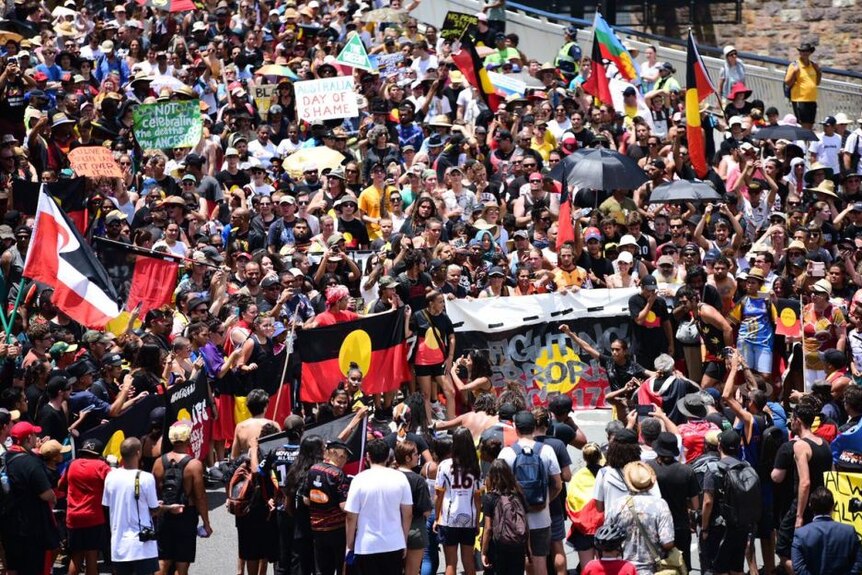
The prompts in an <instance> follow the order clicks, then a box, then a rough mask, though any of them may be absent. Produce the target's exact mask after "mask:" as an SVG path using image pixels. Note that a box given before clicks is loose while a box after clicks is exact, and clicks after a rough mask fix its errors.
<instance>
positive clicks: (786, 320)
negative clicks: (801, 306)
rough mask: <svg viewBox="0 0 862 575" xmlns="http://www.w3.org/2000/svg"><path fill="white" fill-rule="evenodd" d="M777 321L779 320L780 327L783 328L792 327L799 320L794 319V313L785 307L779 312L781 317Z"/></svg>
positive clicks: (791, 309)
mask: <svg viewBox="0 0 862 575" xmlns="http://www.w3.org/2000/svg"><path fill="white" fill-rule="evenodd" d="M778 319H780V320H781V325H783V326H784V327H792V326H793V324H795V323H796V322H797V320H798V319H799V318H797V317H796V312H795V311H794V310H793V308H789V307H786V308H784V309H783V310H781V315H779V316H778Z"/></svg>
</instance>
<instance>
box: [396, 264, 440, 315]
mask: <svg viewBox="0 0 862 575" xmlns="http://www.w3.org/2000/svg"><path fill="white" fill-rule="evenodd" d="M397 279H398V285H396V286H395V293H397V294H398V297H400V298H401V301H402V302H404V304H405V305H409V306H410V309H412V310H413V314H414V315H415V314H416V312H417V311H420V310H423V309H425V307H426V306H427V305H428V304H427V302H426V300H425V294H426V293H427V292H428V288H430V287H431V276H429V275H428V274H426V273H420V274H419V276H418V277H417V278H416V279H415V280H413V279H410V278H409V277H408V276H407V273H406V272H405V273H402V274H399V275H398V278H397Z"/></svg>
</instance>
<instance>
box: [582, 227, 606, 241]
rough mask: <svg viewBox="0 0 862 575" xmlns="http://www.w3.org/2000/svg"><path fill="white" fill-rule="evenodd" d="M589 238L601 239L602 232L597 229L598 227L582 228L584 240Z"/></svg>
mask: <svg viewBox="0 0 862 575" xmlns="http://www.w3.org/2000/svg"><path fill="white" fill-rule="evenodd" d="M590 240H598V241H602V232H600V231H599V228H595V227H589V228H587V229H586V230H584V241H587V242H588V241H590Z"/></svg>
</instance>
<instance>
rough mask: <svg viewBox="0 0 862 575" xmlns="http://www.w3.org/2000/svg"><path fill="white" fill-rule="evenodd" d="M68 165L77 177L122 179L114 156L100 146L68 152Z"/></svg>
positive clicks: (85, 147) (121, 171)
mask: <svg viewBox="0 0 862 575" xmlns="http://www.w3.org/2000/svg"><path fill="white" fill-rule="evenodd" d="M69 163H70V164H71V165H72V169H73V170H75V173H76V174H78V175H79V176H86V177H88V178H122V177H123V170H121V169H120V166H119V164H117V162H116V160H114V154H113V153H112V152H111V150H109V149H108V148H103V147H102V146H82V147H80V148H75V149H74V150H72V151H71V152H69Z"/></svg>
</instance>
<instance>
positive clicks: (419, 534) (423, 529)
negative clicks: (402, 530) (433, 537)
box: [407, 515, 428, 549]
mask: <svg viewBox="0 0 862 575" xmlns="http://www.w3.org/2000/svg"><path fill="white" fill-rule="evenodd" d="M425 522H426V521H425V516H424V515H419V516H415V517H413V521H411V522H410V531H408V532H407V549H425V547H427V546H428V527H427V526H426V525H425Z"/></svg>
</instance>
